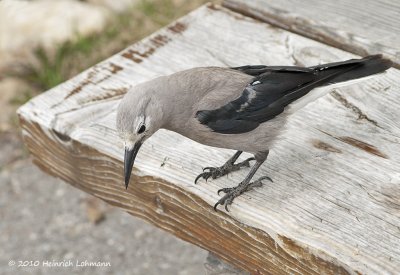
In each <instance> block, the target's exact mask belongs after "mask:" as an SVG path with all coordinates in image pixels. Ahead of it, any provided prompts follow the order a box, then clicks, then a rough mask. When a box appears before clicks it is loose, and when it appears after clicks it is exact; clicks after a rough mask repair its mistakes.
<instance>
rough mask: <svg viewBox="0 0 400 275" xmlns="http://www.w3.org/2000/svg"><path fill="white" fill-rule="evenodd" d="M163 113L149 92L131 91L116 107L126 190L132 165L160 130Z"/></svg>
mask: <svg viewBox="0 0 400 275" xmlns="http://www.w3.org/2000/svg"><path fill="white" fill-rule="evenodd" d="M162 121H163V112H162V110H161V106H160V105H159V104H158V100H157V99H156V98H155V97H154V94H153V93H152V92H151V91H147V92H146V91H145V90H143V89H142V90H140V89H133V90H131V91H129V92H128V93H127V94H126V95H125V96H124V98H123V99H122V100H121V103H120V104H119V106H118V111H117V130H118V134H119V136H120V138H121V139H122V141H123V142H124V147H125V158H124V173H125V187H126V188H128V185H129V179H130V176H131V172H132V167H133V163H134V161H135V158H136V155H137V153H138V152H139V149H140V147H141V146H142V144H143V143H144V142H145V140H146V139H148V138H149V137H150V136H152V135H153V134H154V133H155V132H156V131H157V130H158V129H160V128H161V125H162Z"/></svg>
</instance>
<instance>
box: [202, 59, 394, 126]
mask: <svg viewBox="0 0 400 275" xmlns="http://www.w3.org/2000/svg"><path fill="white" fill-rule="evenodd" d="M390 65H391V62H390V61H388V60H385V59H382V57H381V56H380V55H375V56H369V57H366V58H364V59H351V60H347V61H344V62H335V63H330V64H324V65H319V66H314V67H309V68H304V67H295V66H293V67H292V66H263V65H256V66H242V67H235V68H232V69H234V70H238V71H241V72H243V73H246V74H248V75H252V76H255V77H254V78H253V80H252V81H251V82H250V83H249V84H248V85H247V87H246V88H245V89H244V91H243V93H242V95H241V96H240V97H239V98H237V99H235V100H233V101H231V102H229V103H227V104H226V105H224V106H222V107H220V108H218V109H215V110H201V111H198V112H197V113H196V117H197V119H198V120H199V121H200V123H202V124H205V125H207V126H208V127H209V128H211V129H212V130H213V131H215V132H218V133H222V134H240V133H245V132H249V131H251V130H254V129H255V128H257V127H258V126H259V125H260V124H261V123H263V122H266V121H268V120H270V119H272V118H274V117H275V116H277V115H279V114H280V113H282V112H283V111H284V109H285V107H286V106H287V105H288V104H290V103H291V102H293V101H295V100H296V99H299V98H300V97H302V96H304V95H306V94H307V93H308V92H309V91H311V90H312V89H313V88H315V87H318V86H323V85H327V84H332V83H337V82H341V81H347V80H350V79H355V78H360V77H364V76H368V75H371V74H375V73H379V72H382V71H384V70H386V69H387V68H389V67H390Z"/></svg>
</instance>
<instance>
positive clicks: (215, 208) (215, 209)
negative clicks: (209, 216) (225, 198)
mask: <svg viewBox="0 0 400 275" xmlns="http://www.w3.org/2000/svg"><path fill="white" fill-rule="evenodd" d="M218 204H219V201H217V203H216V204H214V211H217V206H218Z"/></svg>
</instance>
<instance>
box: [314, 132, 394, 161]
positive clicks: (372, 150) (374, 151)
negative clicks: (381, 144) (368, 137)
mask: <svg viewBox="0 0 400 275" xmlns="http://www.w3.org/2000/svg"><path fill="white" fill-rule="evenodd" d="M317 130H318V131H320V132H321V133H324V134H326V135H328V136H330V137H332V138H334V139H336V140H339V141H342V142H344V143H346V144H349V145H351V146H353V147H356V148H358V149H361V150H363V151H365V152H367V153H369V154H371V155H375V156H378V157H381V158H384V159H389V157H388V156H387V155H386V154H384V153H382V152H381V151H379V149H378V148H376V147H375V146H374V145H371V144H369V143H366V142H364V141H361V140H358V139H355V138H352V137H347V136H341V137H337V136H335V135H333V134H330V133H328V132H325V131H323V130H320V129H317Z"/></svg>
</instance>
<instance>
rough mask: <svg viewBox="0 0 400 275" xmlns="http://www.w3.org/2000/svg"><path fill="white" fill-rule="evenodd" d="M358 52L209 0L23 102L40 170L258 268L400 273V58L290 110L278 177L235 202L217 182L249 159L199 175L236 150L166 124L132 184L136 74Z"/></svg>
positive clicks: (270, 170) (277, 155)
mask: <svg viewBox="0 0 400 275" xmlns="http://www.w3.org/2000/svg"><path fill="white" fill-rule="evenodd" d="M205 41H206V42H207V43H205ZM352 57H354V56H353V55H352V54H350V53H347V52H344V51H341V50H339V49H336V48H332V47H329V46H326V45H324V44H321V43H318V42H316V41H313V40H310V39H307V38H304V37H301V36H299V35H296V34H293V33H289V32H286V31H284V30H281V29H277V28H274V27H272V26H270V25H268V24H265V23H261V22H259V21H256V20H254V19H252V18H249V17H245V16H243V15H240V14H237V13H234V12H231V11H229V10H227V9H224V8H220V7H218V6H213V5H208V6H204V7H202V8H200V9H198V10H196V11H195V12H193V13H191V14H189V15H187V16H185V17H184V18H182V19H180V20H179V21H177V22H175V23H173V24H172V25H170V26H168V27H166V28H164V29H162V30H160V31H158V32H157V33H155V34H154V35H151V36H150V37H148V38H146V39H144V40H143V41H141V42H139V43H137V44H134V45H132V46H130V47H129V48H127V49H126V50H124V51H122V52H121V53H119V54H117V55H115V56H113V57H111V58H109V59H108V60H105V61H104V62H102V63H100V64H98V65H96V66H94V67H92V68H90V69H89V70H87V71H85V72H83V73H82V74H80V75H78V76H76V77H75V78H73V79H71V80H69V81H67V82H65V83H63V84H61V85H60V86H58V87H56V88H54V89H52V90H50V91H48V92H46V93H44V94H42V95H40V96H38V97H36V98H34V99H32V100H31V101H29V102H28V103H27V104H26V105H24V106H22V107H21V108H20V109H19V116H20V121H21V127H22V129H23V136H24V140H25V142H26V144H27V146H28V148H29V149H30V151H31V152H32V154H33V156H34V158H35V163H36V164H37V165H38V166H39V167H41V168H42V169H43V170H45V171H47V172H49V173H50V174H52V175H54V176H57V177H60V178H62V179H64V180H65V181H67V182H68V183H70V184H72V185H74V186H76V187H78V188H80V189H82V190H83V191H85V192H89V193H91V194H94V195H95V196H97V197H99V198H102V199H104V200H106V201H107V202H109V203H111V204H113V205H115V206H118V207H121V208H123V209H125V210H126V211H128V212H129V213H131V214H133V215H135V216H139V217H142V218H144V219H146V220H148V221H150V222H151V223H153V224H155V225H156V226H158V227H160V228H163V229H165V230H167V231H168V232H171V233H172V234H174V235H176V236H178V237H180V238H182V239H184V240H187V241H190V242H192V243H194V244H196V245H199V246H201V247H203V248H205V249H207V250H210V251H212V252H214V253H215V254H217V255H218V256H220V257H221V258H223V259H225V260H227V261H228V262H230V263H232V264H234V265H235V266H237V267H239V268H242V269H245V270H248V271H250V272H252V273H254V274H288V273H289V274H321V273H323V274H346V273H362V274H377V273H383V274H395V273H396V272H397V270H399V267H400V203H399V201H400V170H399V162H400V155H399V152H400V121H399V120H398V117H399V115H400V109H399V108H398V106H399V104H400V93H399V92H398V91H399V90H400V84H399V83H398V79H399V77H400V72H399V71H398V70H396V69H390V70H389V71H388V72H387V73H386V74H385V75H381V76H377V77H376V78H374V79H371V80H368V81H366V82H364V83H363V84H360V85H355V86H352V87H347V88H341V89H337V90H335V91H333V93H331V94H329V95H327V96H325V97H323V98H321V99H319V100H317V101H315V102H314V103H312V104H310V105H308V106H307V107H305V108H304V109H302V110H301V111H299V112H298V113H296V114H295V115H293V116H292V117H291V119H290V123H289V125H288V129H287V131H286V133H285V134H284V136H283V138H282V140H281V141H280V142H278V143H277V144H276V146H275V148H273V149H272V152H271V154H270V156H269V159H268V160H267V162H266V163H265V165H263V166H262V167H261V168H260V170H259V172H258V175H268V176H270V177H271V178H273V180H274V183H273V184H266V185H265V186H264V187H262V188H257V189H255V190H252V191H251V192H249V193H247V194H244V195H243V196H241V197H239V198H237V199H236V200H235V202H234V204H233V205H232V207H231V212H229V213H224V212H222V211H219V212H214V211H213V210H212V207H211V206H212V205H213V204H214V203H215V202H216V201H217V200H218V198H219V196H218V195H217V194H216V191H217V190H218V189H219V188H222V187H226V186H233V185H236V184H237V183H238V182H239V181H241V180H242V179H243V177H244V176H245V174H246V173H247V172H248V171H247V170H242V171H239V172H236V173H233V174H232V175H229V176H228V177H223V178H221V179H218V180H214V181H209V182H208V183H205V182H200V183H199V184H198V185H194V184H193V180H194V178H195V177H196V175H197V174H198V173H200V172H201V168H202V167H205V166H209V165H221V164H222V163H223V162H224V161H225V160H226V159H227V158H229V156H230V155H231V154H232V151H230V150H224V149H218V148H211V147H207V146H204V145H201V144H198V143H195V142H193V141H191V140H189V139H187V138H184V137H182V136H180V135H178V134H175V133H173V132H169V131H166V130H160V131H158V132H157V133H156V134H155V135H154V136H153V137H152V138H151V139H149V140H148V141H147V142H146V143H145V144H144V145H143V147H142V149H141V151H140V152H139V154H138V157H137V161H136V163H135V165H136V167H135V168H134V175H133V180H132V181H131V185H130V188H129V189H128V190H125V188H124V185H123V178H122V177H123V171H122V169H123V166H122V161H123V146H122V144H121V142H120V140H119V139H118V137H117V134H116V131H115V115H116V114H115V110H116V108H117V106H118V102H119V99H120V98H121V96H122V95H123V94H124V93H125V92H126V90H127V89H129V87H131V86H133V85H135V84H137V83H139V82H142V81H145V80H148V79H151V78H153V77H155V76H158V75H163V74H169V73H172V72H175V71H179V70H183V69H186V68H190V67H195V66H207V65H217V66H239V65H244V64H270V65H278V64H280V65H290V64H295V63H296V64H304V65H315V64H316V63H322V62H332V61H338V60H343V59H347V58H352ZM248 156H249V155H246V154H244V156H243V158H246V157H248ZM256 176H257V175H256ZM133 230H134V229H133Z"/></svg>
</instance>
